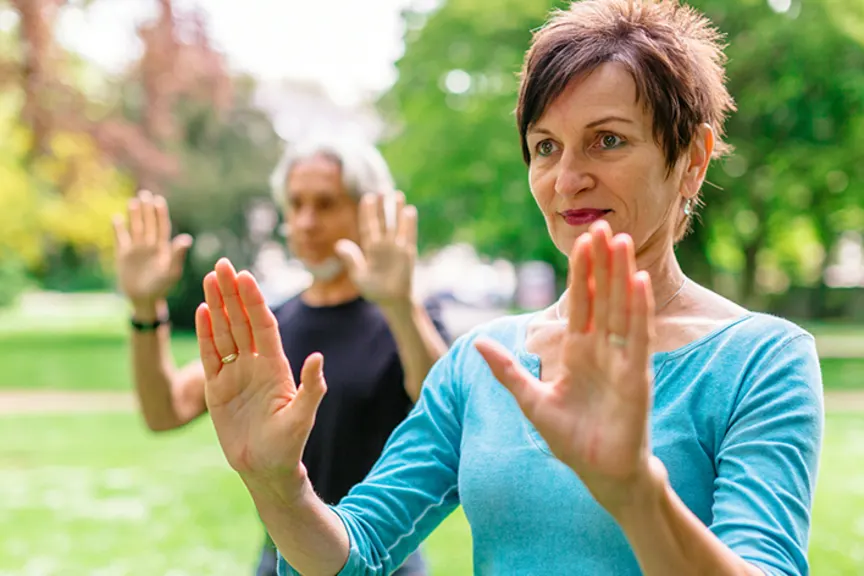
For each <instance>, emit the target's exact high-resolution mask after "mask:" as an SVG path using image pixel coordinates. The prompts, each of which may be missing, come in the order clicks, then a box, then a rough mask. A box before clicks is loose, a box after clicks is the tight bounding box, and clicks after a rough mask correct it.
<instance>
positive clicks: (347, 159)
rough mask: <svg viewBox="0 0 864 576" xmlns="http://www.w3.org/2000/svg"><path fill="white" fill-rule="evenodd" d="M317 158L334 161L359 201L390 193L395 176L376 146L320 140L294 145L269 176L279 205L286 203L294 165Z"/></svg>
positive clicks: (350, 141)
mask: <svg viewBox="0 0 864 576" xmlns="http://www.w3.org/2000/svg"><path fill="white" fill-rule="evenodd" d="M315 156H325V157H327V158H331V159H333V160H334V161H335V162H337V163H338V164H339V167H340V168H341V169H342V182H343V183H344V185H345V189H346V190H348V193H349V194H351V195H352V196H354V197H356V198H358V199H359V198H360V197H361V196H364V195H366V194H390V193H392V191H393V188H394V183H393V176H392V175H391V174H390V168H389V167H388V166H387V162H386V161H385V160H384V157H383V156H382V155H381V152H379V151H378V148H376V147H375V146H374V145H373V144H371V143H369V142H366V141H363V140H359V139H347V138H317V139H308V140H303V141H300V142H291V143H289V144H288V145H287V146H286V147H285V152H284V153H283V154H282V158H281V159H280V160H279V163H278V164H277V165H276V168H275V169H274V170H273V174H271V176H270V190H271V193H272V194H273V199H274V200H275V201H276V204H277V206H280V207H283V206H284V204H285V183H286V181H287V179H288V174H289V173H290V172H291V169H292V168H293V167H294V165H295V164H296V163H297V162H299V161H301V160H307V159H309V158H312V157H315Z"/></svg>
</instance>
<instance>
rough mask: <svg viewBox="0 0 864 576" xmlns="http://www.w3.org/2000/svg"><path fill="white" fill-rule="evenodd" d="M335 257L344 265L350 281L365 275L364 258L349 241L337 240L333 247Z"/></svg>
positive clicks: (357, 247)
mask: <svg viewBox="0 0 864 576" xmlns="http://www.w3.org/2000/svg"><path fill="white" fill-rule="evenodd" d="M334 249H335V251H336V255H337V256H338V257H339V259H340V260H342V263H343V264H345V268H346V269H347V270H348V275H349V276H350V277H351V279H352V280H354V281H356V280H357V278H360V277H362V276H363V275H364V274H365V273H366V257H365V256H364V255H363V251H362V250H361V249H360V247H359V246H357V244H355V243H354V242H351V241H350V240H345V239H342V240H339V241H338V242H336V246H335V248H334Z"/></svg>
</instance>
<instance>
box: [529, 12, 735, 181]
mask: <svg viewBox="0 0 864 576" xmlns="http://www.w3.org/2000/svg"><path fill="white" fill-rule="evenodd" d="M721 40H722V35H721V34H720V33H719V32H718V31H717V30H716V29H715V28H714V27H713V26H712V25H711V24H710V23H709V21H708V20H707V19H706V18H705V17H704V16H702V15H701V14H699V13H698V12H697V11H696V10H694V9H693V8H690V7H689V6H685V5H682V4H680V3H679V2H678V1H677V0H644V1H640V0H583V1H581V2H573V4H571V5H570V8H569V9H568V10H557V11H555V12H554V13H553V14H552V17H551V18H550V20H549V21H548V22H547V23H546V25H545V26H543V27H542V28H541V29H540V30H538V31H537V32H536V33H535V34H534V38H533V40H532V43H531V48H530V49H529V50H528V52H527V54H526V55H525V62H524V65H523V68H522V75H521V83H520V87H519V101H518V104H517V107H516V121H517V124H518V126H519V137H520V139H521V142H522V155H523V157H524V159H525V163H526V164H530V163H531V155H530V151H529V149H528V143H527V139H526V134H527V132H528V129H529V127H530V126H531V125H532V124H534V123H535V122H537V121H538V120H539V119H540V117H541V116H542V115H543V113H544V112H545V110H546V108H547V107H548V106H549V105H550V104H551V103H552V102H553V101H554V100H555V98H557V97H558V96H559V95H560V94H561V93H562V92H564V90H565V89H566V88H567V85H568V84H569V83H570V81H571V80H573V79H574V78H578V77H584V76H585V75H587V74H589V73H590V72H592V71H593V70H595V69H596V68H598V67H599V66H600V65H602V64H605V63H607V62H618V63H621V64H623V65H624V66H626V67H627V69H628V70H629V71H630V74H632V76H633V79H634V81H635V82H636V94H637V98H639V100H640V101H642V102H644V103H645V105H647V106H648V109H649V110H650V111H651V112H652V114H653V124H654V126H653V131H654V138H655V140H656V142H657V144H658V145H659V146H661V147H662V149H663V151H664V154H665V157H666V165H667V169H668V170H669V171H670V172H671V170H672V168H673V167H674V165H675V162H677V160H678V159H679V158H680V156H681V154H683V153H684V151H685V150H686V149H687V147H688V146H689V145H690V142H691V140H692V138H693V135H694V134H695V133H696V130H697V128H698V126H699V125H700V124H702V123H708V124H710V125H711V127H712V128H713V130H714V133H715V140H716V143H715V148H714V156H715V157H721V156H723V155H724V154H726V153H728V152H729V151H730V148H731V147H730V146H729V145H728V144H726V143H724V142H723V141H722V138H723V134H724V131H723V122H724V121H725V119H726V116H727V114H728V113H729V112H731V111H733V110H734V109H735V103H734V101H733V99H732V97H731V96H730V95H729V92H728V91H727V90H726V85H725V83H726V75H725V69H724V65H725V63H726V56H725V54H724V53H723V49H724V47H725V46H724V45H723V44H721Z"/></svg>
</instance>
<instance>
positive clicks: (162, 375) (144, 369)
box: [131, 300, 203, 431]
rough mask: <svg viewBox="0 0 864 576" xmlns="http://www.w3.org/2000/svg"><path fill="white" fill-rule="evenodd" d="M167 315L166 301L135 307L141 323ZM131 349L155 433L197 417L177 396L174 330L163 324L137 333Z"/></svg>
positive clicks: (143, 407) (144, 406)
mask: <svg viewBox="0 0 864 576" xmlns="http://www.w3.org/2000/svg"><path fill="white" fill-rule="evenodd" d="M166 312H167V304H166V303H165V301H164V300H163V301H159V302H156V303H152V304H151V303H138V304H133V315H134V317H135V318H136V319H137V320H138V321H140V322H152V321H154V320H155V319H156V318H157V317H159V316H162V315H164V314H165V313H166ZM131 349H132V374H133V380H134V385H135V394H136V395H137V397H138V403H139V405H140V407H141V412H142V414H143V415H144V420H145V422H146V423H147V426H148V427H149V428H150V429H151V430H154V431H163V430H171V429H173V428H177V427H179V426H182V425H183V424H186V423H187V422H189V421H190V420H192V419H193V418H194V417H196V416H197V415H198V414H196V413H194V412H196V410H194V409H191V408H190V407H187V406H184V404H183V402H182V398H181V397H180V395H179V394H178V393H177V389H178V388H180V383H178V382H175V381H176V380H177V379H178V378H179V371H178V370H177V368H176V366H175V365H174V360H173V358H172V355H171V331H170V328H169V327H168V326H164V325H163V326H159V327H158V328H157V329H156V330H154V331H148V332H139V331H134V330H133V332H132V337H131ZM200 411H203V407H201V410H199V411H198V412H199V413H200Z"/></svg>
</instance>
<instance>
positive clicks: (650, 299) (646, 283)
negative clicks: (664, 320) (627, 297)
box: [627, 270, 654, 366]
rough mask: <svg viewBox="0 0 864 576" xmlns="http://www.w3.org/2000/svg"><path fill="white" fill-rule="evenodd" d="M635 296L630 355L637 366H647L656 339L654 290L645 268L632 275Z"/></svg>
mask: <svg viewBox="0 0 864 576" xmlns="http://www.w3.org/2000/svg"><path fill="white" fill-rule="evenodd" d="M632 284H633V288H632V289H633V297H632V299H631V306H630V313H629V325H630V327H629V330H628V332H627V346H628V350H627V353H628V356H629V357H630V358H631V360H632V362H634V364H635V365H636V366H642V365H645V366H647V365H648V363H649V361H650V360H651V352H652V346H653V340H654V292H653V291H652V288H651V277H650V276H649V275H648V273H647V272H645V271H644V270H640V271H639V272H636V273H635V274H634V275H633V277H632Z"/></svg>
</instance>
